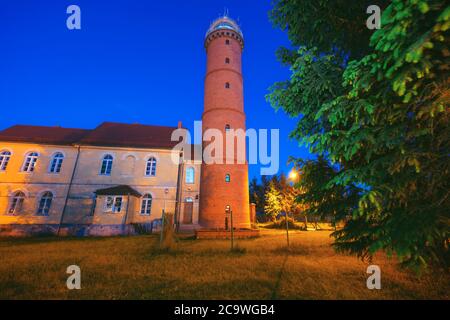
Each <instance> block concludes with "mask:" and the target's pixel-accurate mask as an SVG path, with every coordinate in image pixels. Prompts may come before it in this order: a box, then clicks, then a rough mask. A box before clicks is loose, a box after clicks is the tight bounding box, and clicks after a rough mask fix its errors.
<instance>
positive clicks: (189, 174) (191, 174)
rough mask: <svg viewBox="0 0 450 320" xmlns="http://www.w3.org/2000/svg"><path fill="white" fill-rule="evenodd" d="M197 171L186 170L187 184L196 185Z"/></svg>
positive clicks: (192, 169)
mask: <svg viewBox="0 0 450 320" xmlns="http://www.w3.org/2000/svg"><path fill="white" fill-rule="evenodd" d="M194 181H195V170H194V168H192V167H189V168H186V183H194Z"/></svg>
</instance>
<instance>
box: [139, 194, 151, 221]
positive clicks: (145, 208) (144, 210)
mask: <svg viewBox="0 0 450 320" xmlns="http://www.w3.org/2000/svg"><path fill="white" fill-rule="evenodd" d="M152 203H153V196H152V195H151V194H150V193H147V194H145V195H144V196H143V197H142V201H141V210H140V213H141V215H142V216H150V215H151V214H152Z"/></svg>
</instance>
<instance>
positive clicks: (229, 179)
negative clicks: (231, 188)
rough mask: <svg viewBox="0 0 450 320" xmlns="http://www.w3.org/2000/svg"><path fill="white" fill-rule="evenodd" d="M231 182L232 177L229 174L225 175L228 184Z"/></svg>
mask: <svg viewBox="0 0 450 320" xmlns="http://www.w3.org/2000/svg"><path fill="white" fill-rule="evenodd" d="M230 181H231V177H230V175H229V174H228V173H227V174H226V175H225V182H226V183H228V182H230Z"/></svg>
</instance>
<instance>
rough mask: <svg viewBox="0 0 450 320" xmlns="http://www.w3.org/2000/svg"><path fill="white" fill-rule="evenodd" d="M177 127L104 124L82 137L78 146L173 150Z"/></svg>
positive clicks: (175, 142)
mask: <svg viewBox="0 0 450 320" xmlns="http://www.w3.org/2000/svg"><path fill="white" fill-rule="evenodd" d="M176 129H177V127H163V126H149V125H142V124H124V123H114V122H104V123H102V124H101V125H99V126H98V127H97V128H95V129H94V130H92V131H91V132H90V133H89V134H87V135H86V136H84V137H83V138H82V139H81V140H80V141H79V144H81V145H94V146H114V147H137V148H167V149H170V148H173V147H174V146H175V145H176V144H177V143H178V141H171V136H172V132H173V131H174V130H176Z"/></svg>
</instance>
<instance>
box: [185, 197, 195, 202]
mask: <svg viewBox="0 0 450 320" xmlns="http://www.w3.org/2000/svg"><path fill="white" fill-rule="evenodd" d="M184 202H194V200H192V198H191V197H188V198H186V199H184Z"/></svg>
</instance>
